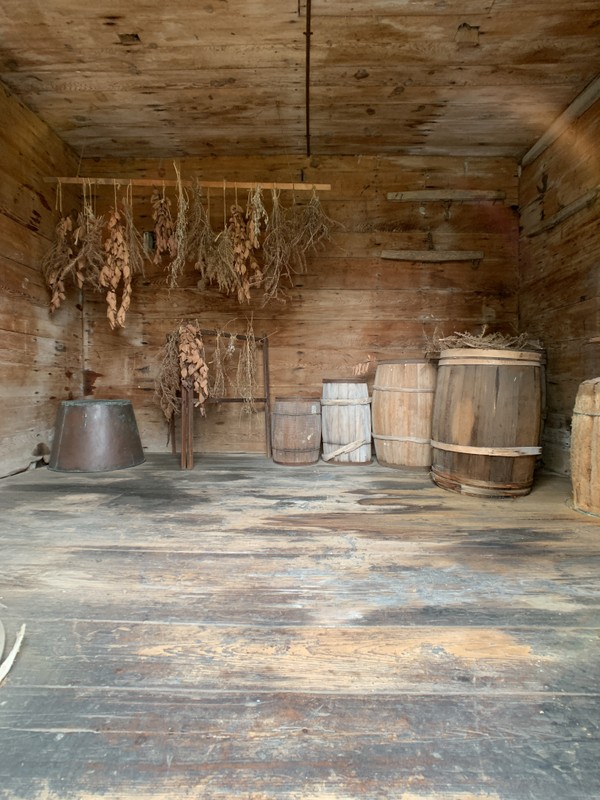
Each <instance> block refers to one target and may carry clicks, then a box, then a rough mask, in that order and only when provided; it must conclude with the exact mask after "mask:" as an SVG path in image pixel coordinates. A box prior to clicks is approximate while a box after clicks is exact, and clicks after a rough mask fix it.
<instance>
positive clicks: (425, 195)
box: [386, 189, 506, 203]
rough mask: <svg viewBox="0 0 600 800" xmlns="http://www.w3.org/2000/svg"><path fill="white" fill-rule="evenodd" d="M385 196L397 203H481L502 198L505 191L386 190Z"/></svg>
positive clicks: (504, 195) (504, 196)
mask: <svg viewBox="0 0 600 800" xmlns="http://www.w3.org/2000/svg"><path fill="white" fill-rule="evenodd" d="M386 197H387V199H388V200H394V201H395V202H398V203H420V202H422V203H439V202H453V203H481V202H496V201H498V200H504V199H505V198H506V193H505V192H501V191H495V190H488V189H418V190H416V191H410V192H388V193H387V195H386Z"/></svg>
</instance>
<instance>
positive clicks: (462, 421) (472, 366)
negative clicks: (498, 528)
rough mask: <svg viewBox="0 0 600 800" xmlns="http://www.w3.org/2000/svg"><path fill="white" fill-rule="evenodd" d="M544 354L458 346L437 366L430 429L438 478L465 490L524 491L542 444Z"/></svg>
mask: <svg viewBox="0 0 600 800" xmlns="http://www.w3.org/2000/svg"><path fill="white" fill-rule="evenodd" d="M542 361H543V356H542V354H541V353H539V352H529V351H523V350H496V349H485V350H484V349H481V350H478V349H470V348H457V349H454V350H453V349H448V350H443V351H442V352H441V353H440V360H439V365H438V375H437V387H436V394H435V400H434V406H433V420H432V430H431V439H432V441H431V445H432V468H431V476H432V478H433V480H434V481H435V483H437V484H438V485H439V486H442V487H443V488H444V489H450V490H452V491H456V492H461V493H463V494H472V495H484V496H490V497H512V496H519V495H526V494H528V493H529V492H530V491H531V487H532V485H533V473H534V469H535V463H536V458H537V456H538V455H539V454H540V453H541V447H540V418H541V396H542V389H541V381H542V378H541V374H542V371H541V365H542Z"/></svg>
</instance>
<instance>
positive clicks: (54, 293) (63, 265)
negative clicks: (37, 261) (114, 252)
mask: <svg viewBox="0 0 600 800" xmlns="http://www.w3.org/2000/svg"><path fill="white" fill-rule="evenodd" d="M72 232H73V220H72V219H71V217H68V216H67V217H61V218H60V220H59V221H58V224H57V226H56V232H55V239H54V242H53V243H52V245H51V247H50V248H49V249H48V250H47V252H46V253H45V254H44V257H43V259H42V274H43V276H44V280H45V281H46V284H47V286H48V288H49V289H50V293H51V299H50V311H56V309H57V308H58V307H59V306H60V304H61V303H62V301H63V300H64V299H65V297H66V287H65V281H66V280H67V278H68V277H69V276H72V275H74V273H75V268H76V265H77V257H76V256H75V255H74V252H73V242H72V237H71V234H72Z"/></svg>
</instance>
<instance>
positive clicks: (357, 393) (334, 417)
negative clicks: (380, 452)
mask: <svg viewBox="0 0 600 800" xmlns="http://www.w3.org/2000/svg"><path fill="white" fill-rule="evenodd" d="M370 404H371V398H370V397H369V387H368V385H367V381H366V379H361V378H354V379H349V380H346V379H343V378H332V379H329V378H325V379H324V380H323V390H322V396H321V436H322V439H323V452H322V456H321V457H322V459H323V461H326V462H327V463H329V464H348V465H360V464H370V463H371V461H372V456H371V405H370Z"/></svg>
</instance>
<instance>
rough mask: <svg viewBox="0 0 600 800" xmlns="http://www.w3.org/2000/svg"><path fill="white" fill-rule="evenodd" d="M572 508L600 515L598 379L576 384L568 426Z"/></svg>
mask: <svg viewBox="0 0 600 800" xmlns="http://www.w3.org/2000/svg"><path fill="white" fill-rule="evenodd" d="M571 481H572V483H573V506H574V508H576V509H577V510H578V511H584V512H586V513H587V514H596V515H597V516H600V378H593V379H592V380H589V381H584V382H583V383H581V384H580V385H579V389H578V390H577V397H576V398H575V407H574V410H573V422H572V427H571Z"/></svg>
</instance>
